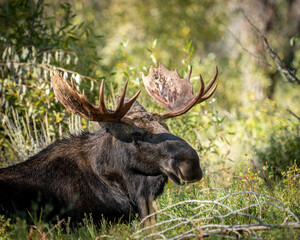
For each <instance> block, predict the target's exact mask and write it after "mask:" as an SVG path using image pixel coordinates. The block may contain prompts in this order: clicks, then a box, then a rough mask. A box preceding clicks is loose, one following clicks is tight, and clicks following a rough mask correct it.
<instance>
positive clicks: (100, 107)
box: [98, 79, 109, 113]
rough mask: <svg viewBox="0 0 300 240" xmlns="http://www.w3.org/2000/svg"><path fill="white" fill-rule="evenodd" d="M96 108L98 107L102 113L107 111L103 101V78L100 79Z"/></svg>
mask: <svg viewBox="0 0 300 240" xmlns="http://www.w3.org/2000/svg"><path fill="white" fill-rule="evenodd" d="M98 109H100V110H101V111H102V112H103V113H109V112H108V110H107V108H106V106H105V101H104V80H103V79H102V82H101V86H100V90H99V106H98Z"/></svg>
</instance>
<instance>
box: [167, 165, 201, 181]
mask: <svg viewBox="0 0 300 240" xmlns="http://www.w3.org/2000/svg"><path fill="white" fill-rule="evenodd" d="M176 172H177V173H178V174H175V173H174V172H171V171H166V175H167V176H168V177H169V178H170V179H171V180H172V182H173V183H175V184H176V185H183V184H184V183H194V182H198V181H200V180H201V177H200V178H196V179H191V180H187V179H186V177H185V176H184V175H183V174H182V172H181V171H180V168H177V171H176Z"/></svg>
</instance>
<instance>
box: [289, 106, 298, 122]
mask: <svg viewBox="0 0 300 240" xmlns="http://www.w3.org/2000/svg"><path fill="white" fill-rule="evenodd" d="M287 111H288V112H289V113H290V114H292V115H293V116H294V117H295V118H297V119H298V120H299V121H300V117H299V116H298V115H296V113H294V112H292V110H290V109H287Z"/></svg>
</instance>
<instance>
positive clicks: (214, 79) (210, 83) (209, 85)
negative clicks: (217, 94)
mask: <svg viewBox="0 0 300 240" xmlns="http://www.w3.org/2000/svg"><path fill="white" fill-rule="evenodd" d="M217 76H218V67H217V66H216V71H215V75H214V76H213V78H212V79H211V80H210V81H209V83H208V84H207V85H206V87H205V89H204V94H206V93H207V91H208V90H209V89H210V88H211V86H212V85H213V84H214V83H215V81H216V79H217Z"/></svg>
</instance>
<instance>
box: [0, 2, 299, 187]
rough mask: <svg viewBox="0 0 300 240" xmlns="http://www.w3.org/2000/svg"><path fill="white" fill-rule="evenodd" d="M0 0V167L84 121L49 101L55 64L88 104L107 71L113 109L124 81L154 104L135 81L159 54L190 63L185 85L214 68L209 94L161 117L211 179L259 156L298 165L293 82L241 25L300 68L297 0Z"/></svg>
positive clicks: (261, 161) (277, 165) (184, 65)
mask: <svg viewBox="0 0 300 240" xmlns="http://www.w3.org/2000/svg"><path fill="white" fill-rule="evenodd" d="M0 6H1V8H0V32H1V35H0V58H1V59H0V61H1V62H0V64H1V65H0V66H1V67H0V69H1V70H0V71H1V72H0V94H1V95H0V108H1V114H0V120H1V125H0V135H1V138H0V146H1V149H0V151H1V161H0V167H5V166H8V165H11V164H13V163H16V162H19V161H23V160H25V159H26V158H27V157H28V156H30V155H32V154H34V153H36V152H37V151H39V150H40V149H41V148H42V147H43V146H45V145H46V144H48V143H49V142H52V141H53V140H54V139H57V138H59V137H61V136H63V135H65V134H66V133H67V132H68V131H69V130H70V126H74V122H76V124H77V125H78V124H79V125H81V127H82V128H83V129H85V130H86V129H89V128H90V126H89V123H87V122H86V121H85V120H83V119H78V118H76V117H71V118H70V113H68V112H67V111H66V110H65V109H64V108H63V107H62V105H61V104H60V103H59V102H58V101H57V100H56V99H55V97H54V94H53V91H52V87H51V83H50V80H49V70H52V69H53V67H57V68H58V69H62V70H63V71H64V72H68V74H69V77H70V76H73V78H74V79H75V81H76V83H77V85H78V87H79V88H80V89H81V90H82V89H85V92H86V93H87V97H88V98H89V99H90V101H91V102H94V103H97V101H98V91H99V82H100V80H101V79H105V85H106V88H105V91H106V101H107V102H108V105H109V106H110V107H111V108H113V106H114V104H115V96H116V95H118V93H119V92H120V89H121V88H122V87H123V85H124V83H125V80H127V79H129V89H128V91H127V92H128V93H127V94H128V96H132V95H133V94H134V93H135V92H136V91H137V89H142V94H141V95H140V97H139V99H138V101H139V102H140V103H142V104H143V105H144V106H145V107H146V109H147V110H148V111H155V112H162V111H164V110H163V109H162V108H161V107H160V106H159V105H157V104H156V103H155V102H154V101H153V100H152V99H151V98H150V97H149V96H148V95H147V93H146V91H145V89H144V86H143V84H142V80H141V74H142V72H144V73H145V74H147V71H148V69H149V67H150V66H151V65H153V66H158V63H159V62H161V63H163V64H164V65H165V66H167V67H168V68H169V69H171V70H173V69H175V68H177V69H178V72H179V74H180V75H181V76H182V77H183V76H185V75H186V74H187V72H188V69H189V66H193V73H192V79H191V81H192V82H193V84H194V88H195V91H196V90H198V89H199V74H200V73H201V74H202V76H203V78H204V80H205V82H208V81H209V80H210V78H211V77H212V76H213V74H214V69H215V66H218V68H219V77H218V81H219V87H218V89H217V92H216V93H215V94H214V96H213V98H212V99H210V100H209V101H207V102H205V103H202V104H200V105H198V106H196V107H195V108H193V110H191V111H190V112H188V113H187V114H185V115H184V116H180V117H178V118H176V119H171V120H167V124H168V125H169V127H170V131H171V132H173V133H174V134H176V135H178V136H180V137H182V138H184V139H185V140H187V141H188V142H189V143H190V144H191V145H192V146H193V147H194V148H195V149H196V150H197V151H198V154H199V155H200V156H201V159H202V160H201V164H202V166H203V168H204V171H205V174H206V177H207V178H208V179H209V180H210V181H212V182H219V183H220V184H222V185H226V184H227V183H228V182H229V181H230V179H231V177H232V176H233V175H234V174H235V173H236V172H238V171H246V169H248V168H251V169H256V170H259V169H262V168H263V167H264V166H266V165H267V166H268V169H269V170H270V171H271V172H272V174H275V175H276V176H278V177H279V178H282V177H283V176H282V172H284V171H287V170H288V169H289V168H290V167H292V166H295V165H296V164H298V166H299V164H300V136H299V130H300V129H299V128H300V127H299V123H300V118H299V116H300V84H299V82H297V81H292V80H291V79H288V78H287V77H286V75H284V74H283V73H282V68H279V67H278V66H280V65H278V62H276V61H274V59H273V58H272V57H270V54H269V53H268V51H267V50H266V48H265V46H264V44H263V41H262V37H261V35H260V34H259V32H258V31H257V30H255V28H254V27H253V26H252V25H251V23H253V24H254V25H255V26H256V27H257V28H258V29H259V30H260V32H261V33H262V34H263V35H264V36H265V37H266V38H267V39H268V43H269V45H270V46H271V47H272V49H273V50H274V51H275V52H276V53H277V54H278V56H279V57H280V59H281V60H282V61H283V62H284V64H285V65H286V66H287V68H289V69H290V70H291V71H292V72H293V74H294V75H295V76H296V78H297V77H298V78H299V77H300V74H299V73H298V72H297V70H298V69H299V60H300V48H299V46H300V40H299V32H300V1H299V0H288V1H286V0H243V1H238V0H223V1H217V0H201V1H197V0H170V1H167V2H165V1H158V0H154V1H153V0H145V1H139V0H110V1H108V0H103V1H96V0H75V1H58V0H54V1H44V0H11V1H1V3H0ZM247 18H248V19H250V21H251V23H250V22H249V21H248V20H247ZM70 119H71V120H70ZM76 124H75V125H76ZM75 130H76V129H75ZM71 131H74V128H72V129H71Z"/></svg>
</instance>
